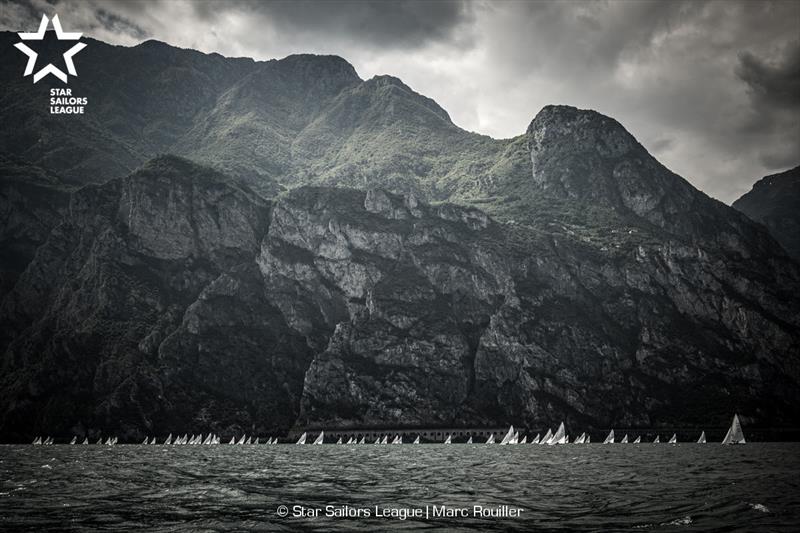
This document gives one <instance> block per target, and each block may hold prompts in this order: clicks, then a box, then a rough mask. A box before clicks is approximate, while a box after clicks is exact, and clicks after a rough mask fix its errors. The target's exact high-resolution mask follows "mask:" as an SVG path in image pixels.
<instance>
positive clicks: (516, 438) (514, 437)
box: [508, 431, 519, 444]
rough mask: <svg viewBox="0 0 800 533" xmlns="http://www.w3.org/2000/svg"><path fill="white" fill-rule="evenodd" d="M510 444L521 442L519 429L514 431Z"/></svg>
mask: <svg viewBox="0 0 800 533" xmlns="http://www.w3.org/2000/svg"><path fill="white" fill-rule="evenodd" d="M508 443H509V444H519V431H515V432H514V436H513V437H511V440H510V441H508Z"/></svg>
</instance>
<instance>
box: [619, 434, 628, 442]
mask: <svg viewBox="0 0 800 533" xmlns="http://www.w3.org/2000/svg"><path fill="white" fill-rule="evenodd" d="M619 443H620V444H628V434H627V433H625V436H624V437H622V440H621V441H619Z"/></svg>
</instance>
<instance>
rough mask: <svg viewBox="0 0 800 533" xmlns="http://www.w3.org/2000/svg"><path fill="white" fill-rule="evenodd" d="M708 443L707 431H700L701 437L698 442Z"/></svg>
mask: <svg viewBox="0 0 800 533" xmlns="http://www.w3.org/2000/svg"><path fill="white" fill-rule="evenodd" d="M705 443H706V432H705V431H703V432H702V433H700V438H699V439H697V444H705Z"/></svg>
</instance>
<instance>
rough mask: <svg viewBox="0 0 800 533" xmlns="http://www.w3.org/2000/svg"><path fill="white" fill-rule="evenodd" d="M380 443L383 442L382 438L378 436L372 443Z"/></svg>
mask: <svg viewBox="0 0 800 533" xmlns="http://www.w3.org/2000/svg"><path fill="white" fill-rule="evenodd" d="M380 443H381V438H380V437H378V438H377V439H375V442H373V443H372V444H380Z"/></svg>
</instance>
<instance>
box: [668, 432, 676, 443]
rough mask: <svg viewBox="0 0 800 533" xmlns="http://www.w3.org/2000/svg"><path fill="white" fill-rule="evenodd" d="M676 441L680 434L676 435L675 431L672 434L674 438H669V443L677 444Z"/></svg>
mask: <svg viewBox="0 0 800 533" xmlns="http://www.w3.org/2000/svg"><path fill="white" fill-rule="evenodd" d="M676 442H678V435H676V434H675V433H673V434H672V438H671V439H669V444H675V443H676Z"/></svg>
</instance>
